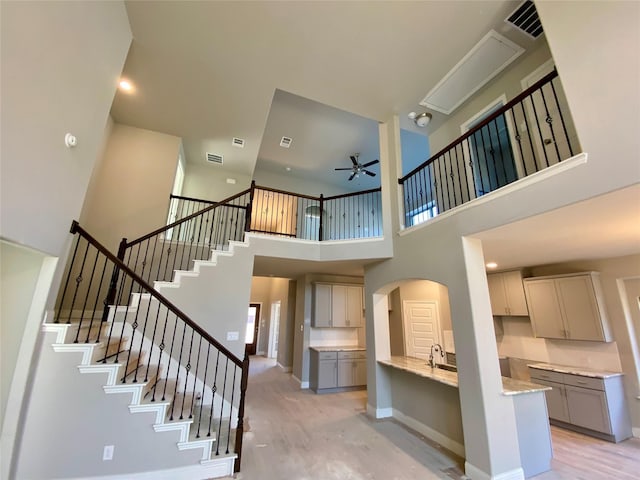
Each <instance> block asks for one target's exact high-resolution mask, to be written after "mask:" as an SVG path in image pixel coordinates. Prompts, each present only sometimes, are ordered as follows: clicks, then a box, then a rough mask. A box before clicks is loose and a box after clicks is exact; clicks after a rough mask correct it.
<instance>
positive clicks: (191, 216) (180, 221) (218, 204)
mask: <svg viewBox="0 0 640 480" xmlns="http://www.w3.org/2000/svg"><path fill="white" fill-rule="evenodd" d="M250 191H251V189H250V188H248V189H246V190H243V191H242V192H240V193H236V194H235V195H232V196H231V197H228V198H225V199H224V200H220V201H219V202H215V203H214V204H213V205H210V206H208V207H206V208H203V209H202V210H199V211H197V212H195V213H192V214H191V215H189V216H187V217H184V218H181V219H180V220H176V221H175V222H173V223H171V224H169V225H167V226H164V227H160V228H158V229H156V230H154V231H153V232H151V233H147V234H146V235H144V236H142V237H140V238H136V239H135V240H132V241H130V242H126V243H125V248H129V247H132V246H133V245H136V244H138V243H140V242H144V241H145V240H148V239H149V238H151V237H154V236H156V235H158V234H159V233H162V232H165V231H167V230H169V229H171V228H173V227H175V226H177V225H180V224H181V223H184V222H187V221H189V220H191V219H192V218H195V217H197V216H199V215H202V214H203V213H206V212H208V211H209V210H213V209H214V208H216V207H219V206H221V205H224V204H225V203H227V202H230V201H231V200H235V199H236V198H238V197H241V196H242V195H246V194H247V193H249V192H250ZM226 206H227V207H238V208H243V209H244V208H246V207H245V206H241V205H226Z"/></svg>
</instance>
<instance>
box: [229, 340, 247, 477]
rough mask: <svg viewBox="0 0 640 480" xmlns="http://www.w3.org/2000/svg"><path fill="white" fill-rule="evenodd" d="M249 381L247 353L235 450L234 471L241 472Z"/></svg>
mask: <svg viewBox="0 0 640 480" xmlns="http://www.w3.org/2000/svg"><path fill="white" fill-rule="evenodd" d="M248 380H249V354H248V353H247V352H246V351H245V353H244V360H243V361H242V377H241V379H240V404H239V405H238V426H237V427H236V445H235V448H234V451H235V454H236V455H237V457H236V460H235V462H234V464H233V471H234V472H239V471H240V462H241V460H242V435H243V433H244V400H245V396H246V393H247V382H248Z"/></svg>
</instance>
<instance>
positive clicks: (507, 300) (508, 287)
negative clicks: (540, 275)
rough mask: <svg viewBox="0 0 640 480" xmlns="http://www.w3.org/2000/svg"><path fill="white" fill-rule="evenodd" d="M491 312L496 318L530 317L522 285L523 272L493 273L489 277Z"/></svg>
mask: <svg viewBox="0 0 640 480" xmlns="http://www.w3.org/2000/svg"><path fill="white" fill-rule="evenodd" d="M487 282H488V283H489V297H490V298H491V311H492V312H493V314H494V315H496V316H502V315H509V316H521V315H524V316H526V315H529V310H528V309H527V300H526V298H525V295H524V287H523V285H522V272H520V271H519V270H514V271H511V272H501V273H491V274H489V275H487Z"/></svg>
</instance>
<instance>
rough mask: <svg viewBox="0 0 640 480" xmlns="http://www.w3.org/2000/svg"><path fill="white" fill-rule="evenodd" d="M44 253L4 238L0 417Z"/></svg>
mask: <svg viewBox="0 0 640 480" xmlns="http://www.w3.org/2000/svg"><path fill="white" fill-rule="evenodd" d="M43 258H44V255H42V254H41V253H38V252H35V251H32V250H28V249H26V248H22V247H19V246H17V245H15V244H12V243H8V242H4V241H0V259H1V260H2V262H1V263H0V299H2V301H1V302H0V341H1V342H2V343H1V345H2V349H0V368H1V370H0V418H5V409H6V406H7V399H8V397H9V388H10V386H11V380H12V379H13V370H14V368H15V367H16V362H17V360H18V350H19V348H20V343H21V342H22V336H23V334H24V329H25V326H26V325H25V321H26V319H27V316H28V314H29V307H30V306H31V299H32V298H33V294H34V292H35V288H36V283H37V282H38V276H39V275H40V268H41V266H42V260H43Z"/></svg>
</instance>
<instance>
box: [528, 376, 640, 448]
mask: <svg viewBox="0 0 640 480" xmlns="http://www.w3.org/2000/svg"><path fill="white" fill-rule="evenodd" d="M529 372H530V374H531V381H532V382H534V383H539V384H542V385H547V386H549V387H551V388H552V389H551V390H548V391H546V392H545V395H546V400H547V411H548V413H549V418H550V419H551V420H552V421H553V423H555V424H558V425H560V426H563V427H567V428H570V429H573V430H577V431H579V432H582V433H586V434H589V435H592V436H595V437H598V438H603V439H605V440H610V441H614V442H619V441H621V440H625V439H626V438H629V437H630V436H631V433H632V432H631V420H630V417H629V413H628V411H627V407H626V402H625V397H624V388H623V384H622V376H621V375H617V376H604V377H603V378H598V377H587V376H583V375H577V374H571V373H561V372H557V371H549V370H543V369H538V368H532V367H529Z"/></svg>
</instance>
